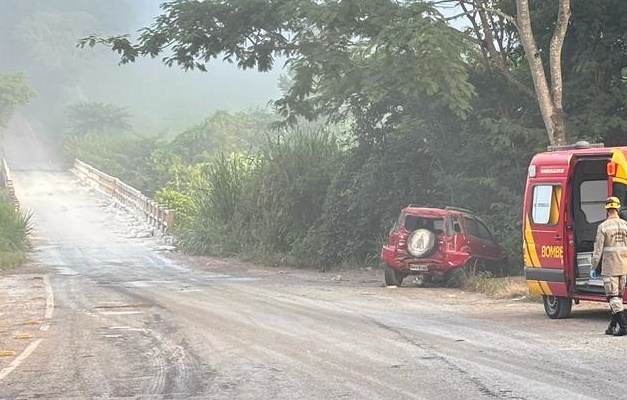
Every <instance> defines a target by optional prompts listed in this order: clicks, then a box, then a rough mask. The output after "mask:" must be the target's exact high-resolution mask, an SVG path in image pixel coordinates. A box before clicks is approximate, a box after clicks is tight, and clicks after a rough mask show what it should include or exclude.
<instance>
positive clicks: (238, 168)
mask: <svg viewBox="0 0 627 400" xmlns="http://www.w3.org/2000/svg"><path fill="white" fill-rule="evenodd" d="M338 155H339V150H338V145H337V142H336V140H335V138H334V137H333V136H332V135H329V134H326V133H324V132H320V131H318V132H311V133H309V132H296V133H292V134H291V135H289V136H287V137H279V138H276V139H272V140H268V141H267V143H266V144H265V145H264V146H263V147H262V148H261V150H260V151H259V152H258V153H257V154H256V155H255V156H254V157H252V156H251V157H245V156H242V155H234V154H230V155H228V154H224V153H219V154H217V155H216V156H215V158H214V159H213V160H212V161H211V162H210V163H209V164H207V166H206V168H204V170H203V178H204V179H203V181H204V187H203V188H200V189H199V190H198V191H197V193H196V195H195V199H196V206H197V215H196V218H195V220H194V223H193V224H192V227H191V228H190V229H189V230H187V232H186V233H184V234H183V235H182V239H181V243H182V244H183V246H184V248H185V250H187V251H189V252H192V253H204V254H214V255H235V254H237V255H238V256H240V257H243V258H254V259H257V260H260V261H273V260H276V259H277V258H284V257H286V256H288V255H289V254H290V253H292V252H293V251H294V250H295V249H297V248H298V244H299V243H300V242H301V241H302V240H303V239H304V237H305V236H306V235H307V232H308V230H309V229H310V227H311V226H313V225H314V224H315V222H316V220H317V219H318V218H319V217H320V215H321V213H322V207H323V204H324V199H325V197H326V193H327V189H328V186H329V183H330V181H331V177H332V175H333V173H334V172H335V168H336V164H335V162H336V160H337V157H338Z"/></svg>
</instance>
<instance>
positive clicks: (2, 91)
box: [0, 73, 35, 128]
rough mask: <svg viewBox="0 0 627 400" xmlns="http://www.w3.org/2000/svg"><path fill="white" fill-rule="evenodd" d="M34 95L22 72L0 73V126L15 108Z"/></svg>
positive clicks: (4, 124) (1, 126) (5, 122)
mask: <svg viewBox="0 0 627 400" xmlns="http://www.w3.org/2000/svg"><path fill="white" fill-rule="evenodd" d="M34 95H35V93H34V92H33V90H32V89H31V88H30V86H29V85H28V83H27V82H26V78H25V77H24V74H22V73H17V74H12V75H0V128H4V127H5V126H6V124H7V123H8V122H9V120H10V119H11V117H12V115H13V112H14V111H15V108H16V107H17V106H19V105H21V104H26V103H28V101H29V100H30V99H31V98H32V97H33V96H34Z"/></svg>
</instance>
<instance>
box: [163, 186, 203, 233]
mask: <svg viewBox="0 0 627 400" xmlns="http://www.w3.org/2000/svg"><path fill="white" fill-rule="evenodd" d="M153 199H154V200H155V201H156V202H157V203H159V204H161V205H162V206H164V207H166V208H168V209H169V210H172V211H174V233H175V234H176V233H178V232H185V230H186V229H189V228H190V226H191V224H192V222H193V221H194V217H195V216H196V213H197V211H198V210H197V207H196V204H195V202H194V198H193V197H192V196H191V195H189V194H187V193H183V192H179V191H176V190H174V189H169V188H162V189H159V190H157V191H156V192H155V195H154V197H153Z"/></svg>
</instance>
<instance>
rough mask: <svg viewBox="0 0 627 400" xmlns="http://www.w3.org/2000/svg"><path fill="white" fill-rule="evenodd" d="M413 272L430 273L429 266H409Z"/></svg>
mask: <svg viewBox="0 0 627 400" xmlns="http://www.w3.org/2000/svg"><path fill="white" fill-rule="evenodd" d="M409 269H410V270H411V271H428V270H429V266H428V265H426V264H412V265H410V266H409Z"/></svg>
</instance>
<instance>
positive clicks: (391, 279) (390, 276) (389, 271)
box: [383, 263, 407, 286]
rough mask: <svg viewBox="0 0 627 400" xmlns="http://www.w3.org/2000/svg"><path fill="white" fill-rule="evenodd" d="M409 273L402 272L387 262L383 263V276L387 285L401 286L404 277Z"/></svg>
mask: <svg viewBox="0 0 627 400" xmlns="http://www.w3.org/2000/svg"><path fill="white" fill-rule="evenodd" d="M406 276H407V274H404V273H402V272H401V271H398V270H396V269H394V268H392V267H390V266H389V265H387V264H385V263H384V264H383V277H384V280H385V286H401V284H402V283H403V279H404V278H405V277H406Z"/></svg>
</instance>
